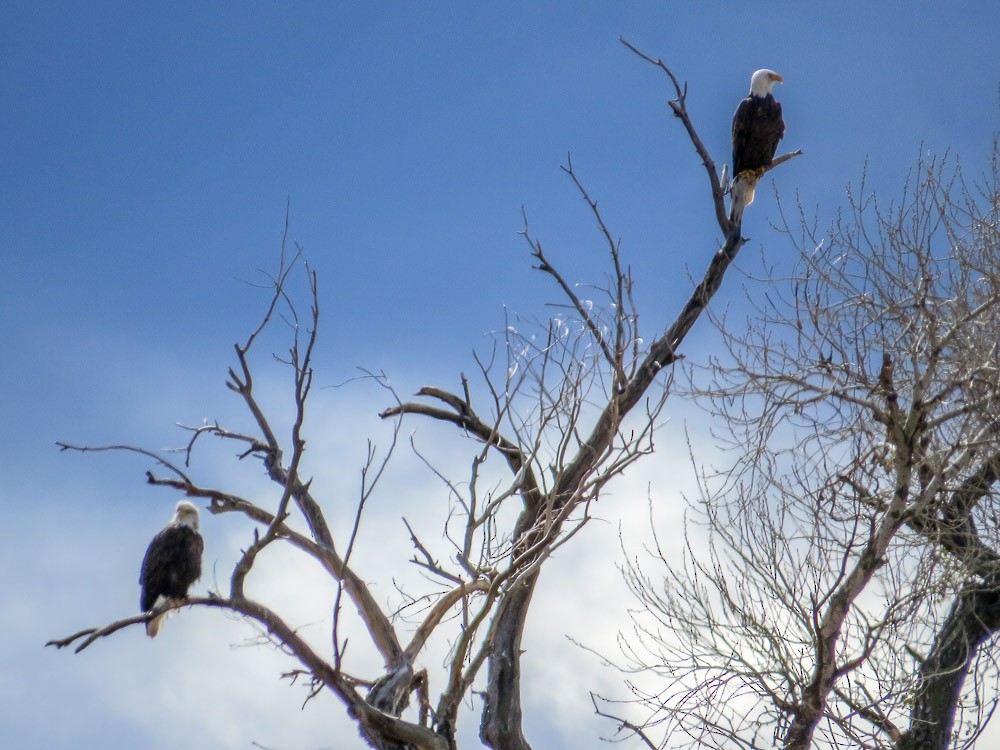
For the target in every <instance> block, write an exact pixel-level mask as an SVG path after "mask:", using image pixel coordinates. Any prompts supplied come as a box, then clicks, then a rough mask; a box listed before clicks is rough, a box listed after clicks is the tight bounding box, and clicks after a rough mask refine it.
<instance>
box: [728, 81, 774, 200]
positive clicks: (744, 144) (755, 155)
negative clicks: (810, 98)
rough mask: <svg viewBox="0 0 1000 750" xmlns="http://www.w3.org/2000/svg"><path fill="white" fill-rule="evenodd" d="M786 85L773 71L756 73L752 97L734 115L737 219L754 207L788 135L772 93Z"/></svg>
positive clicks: (734, 192) (752, 83)
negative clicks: (760, 182) (760, 186)
mask: <svg viewBox="0 0 1000 750" xmlns="http://www.w3.org/2000/svg"><path fill="white" fill-rule="evenodd" d="M783 81H784V79H783V78H782V77H781V76H780V75H778V74H777V73H775V72H774V71H773V70H767V69H764V70H758V71H756V72H755V73H754V74H753V75H752V76H751V77H750V96H748V97H747V98H746V99H744V100H743V101H741V102H740V105H739V106H738V107H737V108H736V114H735V115H733V186H732V193H733V214H734V215H737V213H738V214H742V212H743V209H744V208H746V207H747V206H749V205H750V204H751V203H753V197H754V190H755V189H756V187H757V182H758V180H760V178H761V177H762V176H763V174H764V172H765V171H766V167H769V166H770V165H771V160H772V159H773V158H774V152H775V151H777V149H778V141H780V140H781V138H782V136H783V135H784V134H785V122H784V120H782V119H781V105H780V104H779V103H778V102H777V101H776V100H775V98H774V95H773V94H772V93H771V87H772V86H774V84H776V83H782V82H783ZM737 207H738V208H739V211H738V212H737Z"/></svg>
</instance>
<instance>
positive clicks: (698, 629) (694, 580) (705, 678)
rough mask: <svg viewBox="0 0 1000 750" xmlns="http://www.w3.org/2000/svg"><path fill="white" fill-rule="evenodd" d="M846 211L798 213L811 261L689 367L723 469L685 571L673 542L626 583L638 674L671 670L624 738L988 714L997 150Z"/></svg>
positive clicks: (846, 734)
mask: <svg viewBox="0 0 1000 750" xmlns="http://www.w3.org/2000/svg"><path fill="white" fill-rule="evenodd" d="M845 214H846V215H842V216H840V217H839V218H838V219H837V220H836V221H834V223H833V225H832V227H831V228H830V230H829V232H827V233H826V234H825V236H821V235H820V234H819V232H818V231H817V229H816V223H815V221H813V220H811V219H807V218H806V217H805V216H804V215H803V214H802V212H801V210H800V211H799V217H798V219H797V228H796V229H794V230H793V228H792V226H791V223H790V222H788V221H786V222H785V224H784V229H785V231H786V232H788V234H789V236H790V238H791V240H792V244H793V245H794V246H795V248H796V249H797V250H798V251H799V260H798V263H797V265H796V267H795V269H794V270H793V272H792V273H791V274H790V275H789V276H788V277H787V278H775V277H769V278H763V279H760V280H758V284H759V286H757V287H751V289H750V293H749V296H750V301H751V303H753V304H754V305H755V307H754V312H753V313H752V314H751V315H750V316H749V320H748V325H747V327H746V330H745V331H744V332H743V333H742V334H739V335H737V334H736V333H735V331H736V326H735V325H734V323H733V321H732V320H726V321H722V320H719V321H716V322H717V323H718V324H719V325H718V328H719V331H720V333H721V336H722V339H723V340H724V341H725V344H726V351H725V353H724V355H720V356H719V357H718V358H716V359H715V360H714V361H712V362H710V363H709V364H708V365H707V366H705V367H696V366H693V367H691V368H690V381H691V382H692V383H693V385H692V386H691V390H692V392H693V393H694V394H695V395H696V396H698V397H700V399H701V403H703V404H704V405H706V408H708V409H709V411H710V412H711V414H712V416H713V417H715V418H716V419H715V420H714V421H713V424H714V425H715V427H716V430H717V435H718V438H719V444H720V447H721V449H722V455H723V458H720V459H713V462H715V461H716V460H718V461H722V462H724V463H723V465H722V468H719V469H715V470H711V471H710V470H707V469H701V470H700V477H701V485H700V486H701V492H700V497H698V498H695V499H692V501H691V503H690V512H689V523H688V526H687V544H686V549H685V561H686V565H685V566H684V567H683V568H679V567H678V566H677V564H676V563H677V555H676V552H674V551H672V550H668V549H664V548H663V547H662V546H660V544H659V542H656V543H655V544H654V548H653V559H654V560H656V561H657V565H656V566H655V570H656V572H655V573H654V572H651V571H650V569H649V567H648V564H647V563H644V562H642V561H641V560H638V559H636V560H635V561H634V562H633V563H632V564H631V565H630V566H629V569H628V572H627V577H628V580H629V582H630V584H631V586H632V588H633V590H634V592H635V593H636V595H637V596H638V597H639V599H640V600H641V601H642V602H643V603H644V604H645V605H646V607H647V611H646V612H645V613H644V615H641V616H640V617H638V618H637V619H636V631H635V633H634V635H633V636H632V637H629V638H626V639H624V641H623V645H624V648H625V654H626V656H627V659H626V663H625V665H624V666H626V667H627V668H630V669H632V670H640V671H641V670H643V669H646V668H648V667H650V666H651V665H662V666H660V667H657V668H656V670H657V672H658V674H659V677H660V681H659V682H658V683H657V684H656V686H655V688H653V689H645V690H644V689H642V688H641V687H640V686H639V685H638V684H636V685H635V686H634V699H635V700H637V701H638V702H639V703H640V704H642V705H643V706H644V707H645V709H646V711H647V712H648V713H647V718H648V720H647V721H646V722H644V723H632V724H630V725H628V726H626V727H625V728H626V729H629V728H631V729H632V730H633V731H634V732H638V733H640V734H641V735H642V736H643V738H644V739H646V740H647V742H648V744H650V745H653V744H655V743H654V742H653V740H652V732H654V731H655V730H659V729H662V731H663V732H664V736H665V737H669V738H670V740H671V742H672V743H676V742H677V741H678V738H679V737H686V738H687V741H688V743H689V744H690V745H692V746H697V747H727V748H730V747H745V748H763V747H768V748H770V747H774V746H775V745H778V746H781V747H784V748H788V749H789V750H792V749H795V750H804V749H805V748H811V747H864V748H899V749H900V750H902V749H906V750H912V749H913V748H922V749H924V750H933V749H935V748H940V749H942V750H943V749H944V748H947V747H964V746H971V744H972V743H973V742H974V740H975V738H976V737H977V736H978V734H979V732H980V731H981V730H982V727H983V726H984V725H985V723H986V721H987V720H988V718H989V715H990V714H991V712H992V710H993V706H994V704H995V701H996V699H997V696H996V690H995V679H996V671H995V667H994V664H993V660H992V657H991V653H990V650H989V649H988V648H987V646H986V644H988V643H989V642H990V640H991V638H992V637H993V636H994V634H996V632H997V631H998V630H1000V588H998V584H1000V577H998V576H1000V567H998V564H1000V531H998V524H997V511H998V510H1000V506H998V500H1000V498H998V496H997V480H998V478H1000V422H998V418H1000V358H998V333H997V332H998V331H1000V231H998V227H1000V146H998V145H997V144H996V143H995V144H994V152H993V157H992V160H991V163H990V168H989V170H988V171H987V173H986V174H985V175H984V176H983V177H981V178H979V179H977V180H974V181H971V182H968V181H966V179H965V177H964V176H963V173H962V171H961V170H960V169H959V168H958V167H957V166H952V165H950V164H949V163H948V161H947V160H946V159H928V158H925V159H921V161H920V162H919V163H918V165H917V168H916V170H915V173H914V175H913V177H912V179H911V180H910V181H909V183H908V185H907V187H906V189H905V190H904V192H903V195H902V197H901V199H900V200H899V201H898V202H896V203H893V204H892V205H889V206H883V205H880V202H879V201H878V200H877V199H876V198H875V196H873V195H870V194H869V193H868V191H867V188H866V186H865V184H864V182H862V184H861V186H860V188H859V189H858V190H851V191H849V193H848V208H847V211H846V212H845ZM706 384H707V385H706ZM693 453H694V454H695V455H699V454H700V453H701V451H700V450H699V449H698V448H695V449H694V451H693ZM727 457H728V458H727ZM664 579H665V580H664ZM949 602H950V606H949ZM987 674H989V675H992V685H991V684H989V683H986V682H984V678H985V676H986V675H987ZM969 675H973V676H974V677H975V679H973V680H968V679H967V678H968V676H969ZM602 711H604V712H606V713H611V709H609V708H604V709H602Z"/></svg>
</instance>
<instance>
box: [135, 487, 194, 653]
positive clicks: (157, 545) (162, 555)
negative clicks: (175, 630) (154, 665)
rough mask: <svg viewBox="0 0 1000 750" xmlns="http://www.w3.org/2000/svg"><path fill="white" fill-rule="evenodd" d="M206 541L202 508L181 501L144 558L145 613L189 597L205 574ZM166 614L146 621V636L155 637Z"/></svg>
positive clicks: (141, 582)
mask: <svg viewBox="0 0 1000 750" xmlns="http://www.w3.org/2000/svg"><path fill="white" fill-rule="evenodd" d="M204 548H205V542H204V540H203V539H202V538H201V534H200V533H198V509H197V508H196V507H195V506H194V504H193V503H190V502H188V501H187V500H181V501H180V502H179V503H177V510H176V511H175V513H174V517H173V518H172V519H170V523H168V524H167V525H166V526H164V527H163V528H162V529H160V531H159V532H157V534H156V536H154V537H153V541H151V542H150V543H149V547H148V549H147V550H146V556H145V557H144V558H143V559H142V570H141V571H140V573H139V585H140V586H141V588H142V594H141V596H140V598H139V607H140V609H141V610H142V611H143V612H149V611H150V610H152V609H154V608H156V607H160V606H163V605H165V604H175V603H177V602H179V601H182V600H184V599H186V598H187V592H188V588H190V586H191V584H192V583H194V582H195V581H197V580H198V579H199V578H200V577H201V553H202V551H203V550H204ZM164 616H165V615H162V614H161V615H159V616H157V617H154V618H153V619H152V620H150V621H149V622H147V623H146V635H148V636H149V637H150V638H155V637H156V634H157V633H158V632H159V630H160V624H161V621H162V620H163V618H164Z"/></svg>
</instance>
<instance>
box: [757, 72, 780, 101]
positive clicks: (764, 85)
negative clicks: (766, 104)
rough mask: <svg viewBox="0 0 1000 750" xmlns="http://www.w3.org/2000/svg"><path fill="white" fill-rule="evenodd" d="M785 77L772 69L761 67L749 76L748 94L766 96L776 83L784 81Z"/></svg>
mask: <svg viewBox="0 0 1000 750" xmlns="http://www.w3.org/2000/svg"><path fill="white" fill-rule="evenodd" d="M784 82H785V79H784V78H782V77H781V75H780V74H778V73H775V72H774V71H773V70H768V69H767V68H763V69H762V70H758V71H757V72H755V73H754V74H753V75H752V76H750V96H767V95H768V94H770V93H771V87H772V86H773V85H774V84H776V83H784Z"/></svg>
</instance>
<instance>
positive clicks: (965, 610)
mask: <svg viewBox="0 0 1000 750" xmlns="http://www.w3.org/2000/svg"><path fill="white" fill-rule="evenodd" d="M998 630H1000V576H993V577H991V578H990V579H989V580H988V581H987V582H984V583H976V584H969V585H967V586H966V587H965V588H963V589H962V591H961V592H959V594H958V598H957V599H956V600H955V603H954V604H953V605H952V608H951V612H950V613H949V614H948V617H947V619H946V620H945V622H944V625H943V626H942V627H941V630H940V632H939V633H938V635H937V638H936V639H935V641H934V645H933V646H932V648H931V651H930V654H928V656H927V659H926V661H924V663H923V665H922V666H921V668H920V680H919V682H918V685H917V691H916V694H915V695H914V700H913V711H912V713H911V715H910V728H909V729H908V730H907V731H906V732H905V733H904V734H903V736H902V737H901V738H900V740H899V742H898V743H896V750H947V748H948V747H949V745H950V744H951V732H952V726H953V725H954V722H955V713H956V711H957V709H958V701H959V698H960V695H961V691H962V684H963V683H964V682H965V677H966V675H967V674H968V673H969V668H970V667H971V665H972V661H973V659H975V657H976V651H977V650H978V648H979V646H981V645H982V644H983V643H984V642H985V641H987V640H988V639H989V638H990V637H991V636H992V635H994V634H995V633H996V632H997V631H998Z"/></svg>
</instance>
